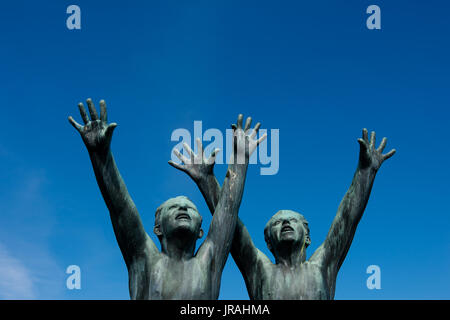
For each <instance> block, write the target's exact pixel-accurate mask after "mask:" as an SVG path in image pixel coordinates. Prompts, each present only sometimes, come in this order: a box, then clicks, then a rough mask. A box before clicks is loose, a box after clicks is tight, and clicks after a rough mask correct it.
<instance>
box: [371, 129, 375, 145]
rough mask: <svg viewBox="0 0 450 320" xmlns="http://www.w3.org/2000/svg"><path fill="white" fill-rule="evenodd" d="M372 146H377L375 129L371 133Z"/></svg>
mask: <svg viewBox="0 0 450 320" xmlns="http://www.w3.org/2000/svg"><path fill="white" fill-rule="evenodd" d="M370 146H371V147H372V148H375V131H372V132H371V133H370Z"/></svg>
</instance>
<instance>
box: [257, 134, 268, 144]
mask: <svg viewBox="0 0 450 320" xmlns="http://www.w3.org/2000/svg"><path fill="white" fill-rule="evenodd" d="M266 139H267V133H264V134H263V135H262V137H261V138H259V139H258V141H257V142H256V145H257V146H259V144H260V143H261V142H263V141H264V140H266Z"/></svg>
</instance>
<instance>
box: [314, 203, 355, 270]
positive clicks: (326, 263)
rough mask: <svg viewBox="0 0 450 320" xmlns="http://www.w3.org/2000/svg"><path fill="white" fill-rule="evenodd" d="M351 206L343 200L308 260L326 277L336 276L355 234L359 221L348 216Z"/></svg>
mask: <svg viewBox="0 0 450 320" xmlns="http://www.w3.org/2000/svg"><path fill="white" fill-rule="evenodd" d="M351 205H352V204H351V201H347V200H346V199H345V198H344V199H343V201H342V202H341V204H340V206H339V209H338V212H337V214H336V216H335V218H334V220H333V222H332V224H331V227H330V230H329V231H328V234H327V237H326V239H325V241H324V242H323V243H322V244H321V245H320V246H319V248H317V250H316V251H315V252H314V254H313V255H312V256H311V258H310V260H311V261H315V262H318V263H319V265H320V266H321V267H322V268H323V269H325V270H326V272H327V274H328V277H332V278H335V277H336V276H337V272H338V271H339V269H340V267H341V265H342V263H343V262H344V259H345V257H346V255H347V252H348V250H349V248H350V245H351V243H352V241H353V237H354V235H355V232H356V227H357V225H358V221H359V219H355V218H354V217H353V216H352V214H350V212H349V210H350V207H351Z"/></svg>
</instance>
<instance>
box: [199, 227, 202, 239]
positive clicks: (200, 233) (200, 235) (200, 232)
mask: <svg viewBox="0 0 450 320" xmlns="http://www.w3.org/2000/svg"><path fill="white" fill-rule="evenodd" d="M201 237H203V229H200V231H199V233H198V238H199V239H200V238H201Z"/></svg>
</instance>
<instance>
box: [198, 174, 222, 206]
mask: <svg viewBox="0 0 450 320" xmlns="http://www.w3.org/2000/svg"><path fill="white" fill-rule="evenodd" d="M196 184H197V187H198V188H199V190H200V192H201V193H202V195H203V198H204V199H205V201H206V204H207V205H208V208H209V211H210V212H211V214H214V211H215V210H216V206H217V204H218V202H219V196H220V191H221V188H220V185H219V182H218V181H217V179H216V177H215V176H214V173H211V174H208V175H207V176H206V177H204V178H202V179H200V180H198V181H196Z"/></svg>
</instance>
